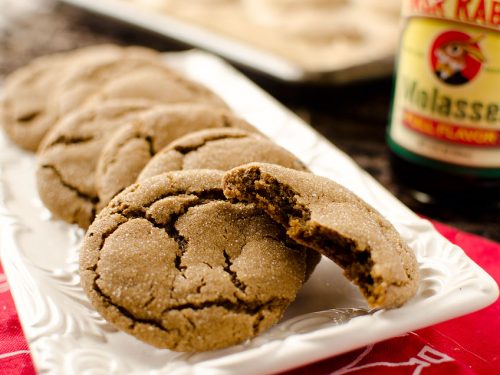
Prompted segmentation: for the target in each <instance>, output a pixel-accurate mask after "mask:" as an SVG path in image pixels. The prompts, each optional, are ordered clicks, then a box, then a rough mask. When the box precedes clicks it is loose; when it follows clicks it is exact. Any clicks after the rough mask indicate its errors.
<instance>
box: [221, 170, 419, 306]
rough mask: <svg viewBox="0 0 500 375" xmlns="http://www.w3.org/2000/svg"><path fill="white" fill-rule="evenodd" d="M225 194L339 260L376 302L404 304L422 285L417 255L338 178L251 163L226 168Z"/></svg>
mask: <svg viewBox="0 0 500 375" xmlns="http://www.w3.org/2000/svg"><path fill="white" fill-rule="evenodd" d="M223 188H224V194H225V196H226V197H228V198H234V199H237V200H239V201H243V202H252V203H254V204H256V205H257V207H260V208H262V209H263V210H264V211H265V212H266V213H267V214H269V215H270V216H271V218H273V220H275V221H276V222H278V223H280V224H281V225H283V226H284V227H285V229H286V231H287V235H288V236H289V237H290V238H291V239H292V240H294V241H296V242H297V243H299V244H302V245H304V246H307V247H309V248H311V249H314V250H317V251H319V252H320V253H321V254H323V255H325V256H327V257H328V258H330V259H332V260H333V261H335V262H336V263H337V264H338V265H340V266H341V267H342V268H343V269H344V272H345V275H346V276H347V278H348V279H350V280H351V281H353V282H354V283H355V284H356V285H357V286H358V287H359V288H360V290H361V292H362V293H363V295H364V296H365V298H366V300H367V301H368V303H369V305H370V306H372V307H383V308H393V307H398V306H400V305H402V304H404V303H405V302H406V301H407V300H409V299H410V298H411V297H412V296H413V295H414V294H415V292H416V290H417V287H418V280H419V274H418V264H417V261H416V259H415V255H414V254H413V252H412V250H411V249H410V248H409V247H408V245H407V244H406V243H405V242H404V241H403V240H402V239H401V237H400V236H399V234H398V232H397V231H396V229H395V228H394V227H393V226H392V225H391V224H390V223H389V222H388V221H387V220H386V219H384V218H383V217H382V216H381V215H380V214H379V213H378V212H377V211H376V210H375V209H373V208H372V207H371V206H369V205H368V204H367V203H365V202H364V201H362V200H361V199H360V198H358V197H357V196H356V195H354V194H353V193H352V192H350V191H349V190H347V189H346V188H344V187H342V186H340V185H338V184H337V183H335V182H333V181H331V180H329V179H327V178H324V177H319V176H313V175H311V174H309V173H304V172H300V171H295V170H292V169H287V168H283V167H280V166H276V165H270V164H263V163H262V164H259V163H252V164H248V165H245V166H241V167H237V168H234V169H233V170H231V171H229V172H227V173H226V175H225V176H224V181H223Z"/></svg>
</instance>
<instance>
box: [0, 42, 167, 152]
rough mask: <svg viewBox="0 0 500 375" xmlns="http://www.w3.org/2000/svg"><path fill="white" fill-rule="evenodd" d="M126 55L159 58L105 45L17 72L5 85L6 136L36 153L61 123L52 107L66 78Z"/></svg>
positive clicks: (50, 58) (1, 105)
mask: <svg viewBox="0 0 500 375" xmlns="http://www.w3.org/2000/svg"><path fill="white" fill-rule="evenodd" d="M139 51H140V52H139ZM126 53H134V54H136V53H140V54H143V55H145V56H150V57H151V58H152V57H153V56H154V57H157V53H156V52H153V50H149V49H146V48H140V47H127V48H124V47H119V46H117V45H111V44H106V45H97V46H90V47H85V48H81V49H77V50H73V51H69V52H65V53H58V54H54V55H48V56H43V57H39V58H36V59H34V60H33V61H32V62H30V63H29V64H28V65H26V66H24V67H22V68H20V69H18V70H16V71H14V72H13V73H12V74H10V75H9V76H8V77H7V79H6V81H5V88H4V95H3V96H4V99H3V101H2V102H1V103H0V108H1V110H0V116H1V117H0V122H1V123H2V126H3V128H4V129H5V132H6V133H7V135H8V136H9V137H10V138H11V139H12V140H13V141H14V142H15V143H16V144H18V145H19V146H20V147H22V148H24V149H26V150H30V151H36V149H37V148H38V145H39V143H40V141H41V140H42V138H43V136H44V135H45V134H46V133H47V131H48V130H49V129H50V128H51V127H52V126H53V125H54V124H55V122H56V121H57V119H58V114H57V113H56V112H54V110H53V109H52V108H50V103H51V100H56V101H57V100H58V99H57V98H53V95H54V93H55V92H57V90H58V87H59V84H60V83H61V81H64V77H65V76H66V74H68V72H69V71H70V70H71V69H72V68H74V67H75V66H79V67H82V66H85V65H86V64H87V63H90V62H92V63H95V62H96V61H107V60H110V59H111V60H116V59H120V58H121V57H122V56H123V55H124V54H126ZM82 69H83V68H82Z"/></svg>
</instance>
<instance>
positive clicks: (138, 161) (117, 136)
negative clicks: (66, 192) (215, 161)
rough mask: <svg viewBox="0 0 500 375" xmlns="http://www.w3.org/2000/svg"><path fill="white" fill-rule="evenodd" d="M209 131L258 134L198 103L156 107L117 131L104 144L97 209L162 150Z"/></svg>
mask: <svg viewBox="0 0 500 375" xmlns="http://www.w3.org/2000/svg"><path fill="white" fill-rule="evenodd" d="M208 128H239V129H245V130H247V131H249V132H257V129H255V128H254V127H253V126H252V125H250V124H249V123H248V122H246V121H245V120H243V119H241V118H239V117H237V116H234V115H232V114H231V113H229V112H228V111H226V110H223V109H219V108H214V107H209V106H206V105H197V104H176V105H172V106H169V107H166V106H165V107H159V108H158V109H156V110H154V111H151V112H149V113H147V114H145V115H144V116H141V117H140V118H138V119H137V120H136V121H134V122H133V123H130V124H127V125H126V126H124V127H123V128H121V129H119V130H118V131H117V132H116V133H114V134H113V136H112V137H111V138H110V140H109V141H108V142H107V143H106V146H105V147H104V149H103V152H102V154H101V156H100V158H99V162H98V165H97V178H96V179H97V190H98V195H99V199H100V203H99V205H100V207H104V206H105V205H106V204H107V203H108V202H109V201H110V200H111V198H113V197H114V196H115V195H116V194H118V193H119V192H120V191H122V190H123V189H124V188H126V187H127V186H129V185H130V184H132V183H134V182H135V181H136V179H137V177H138V176H139V173H140V172H141V171H142V169H143V168H144V166H145V165H146V164H147V163H148V162H149V161H150V160H151V158H152V157H153V156H154V155H156V154H157V153H158V152H159V151H160V150H161V149H163V148H164V147H165V146H167V145H168V144H169V143H171V142H172V141H174V140H176V139H177V138H180V137H182V136H184V135H186V134H188V133H190V132H193V131H197V130H200V129H208Z"/></svg>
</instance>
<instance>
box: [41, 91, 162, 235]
mask: <svg viewBox="0 0 500 375" xmlns="http://www.w3.org/2000/svg"><path fill="white" fill-rule="evenodd" d="M153 106H154V103H151V102H148V101H139V100H122V101H115V102H109V103H106V104H104V105H101V106H98V107H95V108H88V109H83V110H81V111H76V112H74V113H72V114H70V115H68V116H66V117H65V118H64V119H63V120H62V121H61V122H59V123H58V124H57V125H56V126H55V127H54V128H53V129H52V130H51V131H50V132H49V134H47V136H46V137H45V138H44V140H43V142H42V144H41V145H40V150H39V152H38V169H37V185H38V192H39V194H40V198H41V199H42V201H43V202H44V204H45V205H46V206H47V208H48V209H49V210H50V211H51V212H52V213H53V214H54V215H55V216H56V217H58V218H60V219H63V220H65V221H67V222H69V223H76V224H78V225H79V226H81V227H82V228H86V227H88V226H89V224H90V223H91V222H92V220H93V219H94V216H95V213H96V206H97V204H98V203H99V197H98V196H97V191H96V184H95V169H96V166H97V161H98V159H99V155H100V153H101V151H102V148H103V146H104V145H105V144H106V141H107V139H109V137H110V135H111V134H112V133H113V132H114V131H116V130H117V129H118V128H119V127H120V126H123V125H124V124H127V123H128V122H130V121H132V120H133V119H134V118H135V117H137V116H138V114H139V113H142V112H145V111H147V110H149V109H151V108H152V107H153Z"/></svg>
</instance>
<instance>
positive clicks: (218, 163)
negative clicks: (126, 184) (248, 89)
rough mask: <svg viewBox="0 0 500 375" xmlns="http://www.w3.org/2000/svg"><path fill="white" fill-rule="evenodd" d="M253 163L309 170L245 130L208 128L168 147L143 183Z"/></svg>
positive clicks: (153, 162)
mask: <svg viewBox="0 0 500 375" xmlns="http://www.w3.org/2000/svg"><path fill="white" fill-rule="evenodd" d="M250 162H265V163H273V164H279V165H282V166H284V167H288V168H293V169H297V170H306V167H305V166H304V164H302V163H301V162H300V160H299V159H297V157H296V156H295V155H293V154H292V153H291V152H289V151H287V150H285V149H284V148H283V147H281V146H278V145H277V144H276V143H274V142H272V141H271V140H270V139H268V138H265V137H263V136H262V135H259V134H256V133H249V132H248V131H244V130H241V129H230V128H226V129H208V130H200V131H198V132H194V133H190V134H187V135H185V136H184V137H182V138H179V139H178V140H176V141H174V142H172V143H171V144H170V145H168V146H167V147H165V148H164V149H163V150H161V151H160V152H159V153H158V154H156V155H155V157H154V158H153V159H151V161H150V162H149V163H148V164H147V165H146V167H145V168H144V169H143V171H142V172H141V174H140V176H139V180H142V179H145V178H149V177H151V176H155V175H158V174H161V173H165V172H170V171H177V170H187V169H217V170H221V171H227V170H229V169H231V168H234V167H237V166H239V165H243V164H247V163H250Z"/></svg>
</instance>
